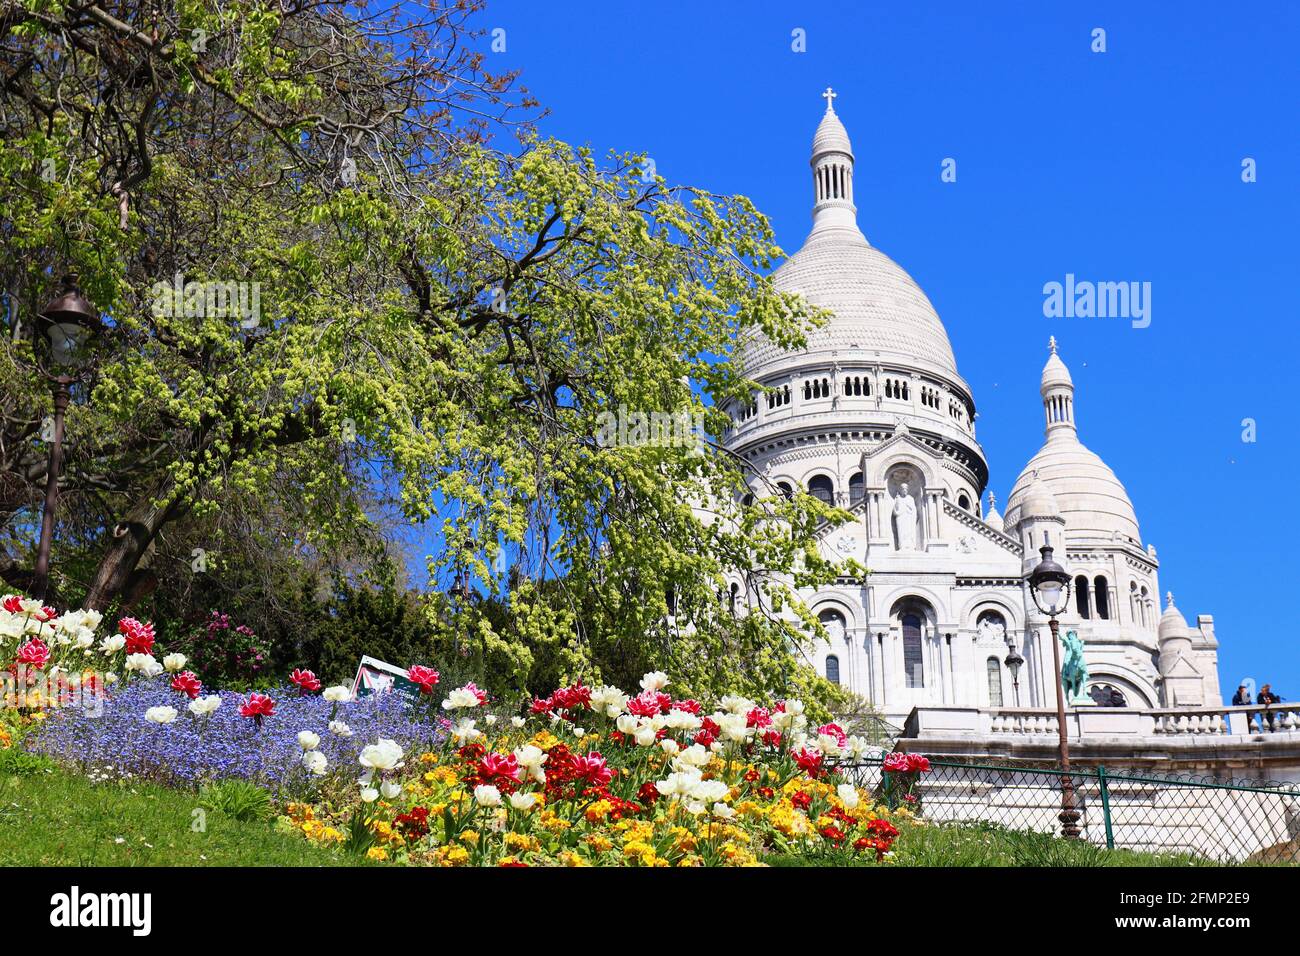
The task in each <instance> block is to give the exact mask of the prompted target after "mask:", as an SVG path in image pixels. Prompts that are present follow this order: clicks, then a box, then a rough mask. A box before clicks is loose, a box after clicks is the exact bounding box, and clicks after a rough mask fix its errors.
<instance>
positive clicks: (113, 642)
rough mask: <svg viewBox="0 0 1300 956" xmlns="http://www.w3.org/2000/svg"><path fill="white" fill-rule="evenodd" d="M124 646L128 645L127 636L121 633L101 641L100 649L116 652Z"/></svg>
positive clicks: (105, 651) (108, 652)
mask: <svg viewBox="0 0 1300 956" xmlns="http://www.w3.org/2000/svg"><path fill="white" fill-rule="evenodd" d="M124 647H126V638H125V637H123V636H122V635H121V634H114V635H112V636H111V637H106V638H104V639H103V640H102V641H100V642H99V649H100V650H101V651H103V652H104V653H105V654H116V653H117V652H118V651H120V650H121V649H122V648H124Z"/></svg>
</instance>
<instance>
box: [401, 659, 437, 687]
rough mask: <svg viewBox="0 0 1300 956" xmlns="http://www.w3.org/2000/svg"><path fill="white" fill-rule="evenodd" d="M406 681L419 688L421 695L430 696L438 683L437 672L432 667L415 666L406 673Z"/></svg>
mask: <svg viewBox="0 0 1300 956" xmlns="http://www.w3.org/2000/svg"><path fill="white" fill-rule="evenodd" d="M406 677H407V679H408V680H409V681H410V682H411V683H412V684H416V685H417V686H419V688H420V693H421V694H432V693H433V688H434V687H435V686H437V683H438V672H437V671H436V670H434V669H433V668H432V667H425V666H424V665H423V664H415V665H413V666H412V667H411V669H410V670H408V671H407V672H406Z"/></svg>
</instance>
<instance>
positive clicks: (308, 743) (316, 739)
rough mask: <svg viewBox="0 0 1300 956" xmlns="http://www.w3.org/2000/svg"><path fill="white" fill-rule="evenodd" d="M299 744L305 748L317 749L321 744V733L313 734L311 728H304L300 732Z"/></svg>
mask: <svg viewBox="0 0 1300 956" xmlns="http://www.w3.org/2000/svg"><path fill="white" fill-rule="evenodd" d="M298 746H299V747H301V748H302V749H303V750H315V749H316V748H317V747H319V746H320V734H313V733H312V732H311V731H310V730H303V731H300V732H299V733H298Z"/></svg>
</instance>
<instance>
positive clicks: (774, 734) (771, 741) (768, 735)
mask: <svg viewBox="0 0 1300 956" xmlns="http://www.w3.org/2000/svg"><path fill="white" fill-rule="evenodd" d="M763 743H765V744H767V745H768V746H769V747H779V746H781V731H779V730H768V731H764V733H763Z"/></svg>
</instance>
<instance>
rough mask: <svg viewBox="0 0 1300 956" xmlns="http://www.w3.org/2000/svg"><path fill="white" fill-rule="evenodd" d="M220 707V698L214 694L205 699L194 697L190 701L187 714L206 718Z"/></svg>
mask: <svg viewBox="0 0 1300 956" xmlns="http://www.w3.org/2000/svg"><path fill="white" fill-rule="evenodd" d="M220 706H221V698H220V697H218V696H217V695H216V694H209V695H208V696H207V697H196V698H194V700H192V701H190V706H189V712H190V713H191V714H193V715H194V716H195V717H206V716H207V715H208V714H211V713H213V712H214V711H216V709H217V708H218V707H220Z"/></svg>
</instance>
